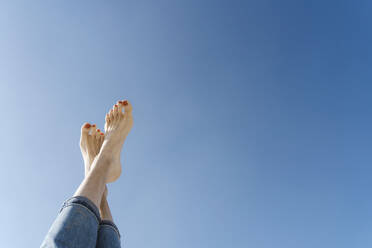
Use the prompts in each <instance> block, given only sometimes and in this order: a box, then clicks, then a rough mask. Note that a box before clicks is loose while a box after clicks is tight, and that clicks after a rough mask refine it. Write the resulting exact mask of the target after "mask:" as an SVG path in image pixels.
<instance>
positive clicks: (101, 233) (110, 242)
mask: <svg viewBox="0 0 372 248" xmlns="http://www.w3.org/2000/svg"><path fill="white" fill-rule="evenodd" d="M100 213H101V219H102V221H101V223H100V225H99V228H98V237H97V246H96V248H120V247H121V245H120V232H119V229H118V228H117V226H116V225H115V224H114V221H113V219H112V215H111V211H110V207H109V205H108V202H107V188H106V191H105V193H104V194H103V197H102V200H101V206H100Z"/></svg>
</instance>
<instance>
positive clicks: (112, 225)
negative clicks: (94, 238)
mask: <svg viewBox="0 0 372 248" xmlns="http://www.w3.org/2000/svg"><path fill="white" fill-rule="evenodd" d="M99 225H100V226H101V225H107V226H111V227H112V228H114V230H115V231H116V233H117V234H118V236H119V239H120V237H121V236H120V232H119V228H118V227H117V226H116V225H115V224H114V222H112V221H111V220H101V222H100V223H99Z"/></svg>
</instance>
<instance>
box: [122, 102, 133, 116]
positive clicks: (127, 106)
mask: <svg viewBox="0 0 372 248" xmlns="http://www.w3.org/2000/svg"><path fill="white" fill-rule="evenodd" d="M122 105H123V106H124V113H131V112H132V109H133V108H132V104H130V102H129V101H128V100H124V101H122Z"/></svg>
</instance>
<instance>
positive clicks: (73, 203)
mask: <svg viewBox="0 0 372 248" xmlns="http://www.w3.org/2000/svg"><path fill="white" fill-rule="evenodd" d="M117 247H120V233H119V230H118V228H117V227H116V225H115V224H114V223H113V222H112V221H108V220H101V217H100V215H99V211H98V208H97V207H96V206H95V205H94V203H93V202H92V201H90V200H89V199H88V198H86V197H82V196H75V197H72V198H70V199H68V200H67V201H65V202H64V204H63V206H62V208H61V210H60V212H59V214H58V216H57V218H56V220H55V221H54V223H53V224H52V226H51V228H50V229H49V232H48V234H47V235H46V237H45V239H44V241H43V243H42V244H41V248H117Z"/></svg>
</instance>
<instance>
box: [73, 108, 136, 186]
mask: <svg viewBox="0 0 372 248" xmlns="http://www.w3.org/2000/svg"><path fill="white" fill-rule="evenodd" d="M132 126H133V117H132V105H131V104H130V103H129V102H128V101H119V102H117V104H115V105H114V106H113V108H112V109H111V110H110V112H109V113H108V114H107V115H106V123H105V131H106V134H104V133H102V132H101V131H100V130H99V129H96V126H95V125H91V124H89V123H85V124H84V125H83V126H82V128H81V138H80V149H81V153H82V155H83V159H84V165H85V175H87V174H88V172H89V171H90V169H91V168H90V167H91V165H92V163H93V161H94V159H95V158H96V157H97V155H102V156H106V157H108V158H109V159H108V161H109V165H108V166H107V168H108V172H107V177H106V183H110V182H113V181H115V180H117V179H118V178H119V177H120V174H121V164H120V152H121V149H122V147H123V144H124V141H125V138H126V137H127V135H128V133H129V131H130V130H131V128H132ZM106 193H107V191H106Z"/></svg>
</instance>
